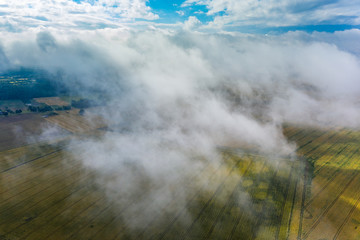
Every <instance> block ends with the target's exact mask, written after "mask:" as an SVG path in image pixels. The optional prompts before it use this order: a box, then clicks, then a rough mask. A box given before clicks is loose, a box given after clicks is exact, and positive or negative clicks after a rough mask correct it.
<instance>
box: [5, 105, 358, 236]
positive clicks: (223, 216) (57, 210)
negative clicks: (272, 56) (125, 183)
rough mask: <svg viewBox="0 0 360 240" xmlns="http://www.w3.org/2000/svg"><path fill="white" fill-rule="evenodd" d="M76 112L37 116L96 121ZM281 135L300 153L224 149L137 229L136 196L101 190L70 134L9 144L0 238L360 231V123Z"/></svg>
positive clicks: (290, 129)
mask: <svg viewBox="0 0 360 240" xmlns="http://www.w3.org/2000/svg"><path fill="white" fill-rule="evenodd" d="M72 111H73V110H72ZM74 111H75V110H74ZM67 114H68V115H67ZM72 115H74V116H78V115H77V113H75V112H73V113H65V112H64V113H62V114H60V115H58V116H52V117H49V118H46V119H42V120H41V121H43V122H48V124H53V125H57V126H60V127H62V128H65V129H68V131H69V132H72V133H74V134H77V133H82V132H88V131H91V130H92V129H96V127H90V126H88V125H87V123H86V122H84V120H83V119H81V118H80V117H81V116H78V117H79V119H75V118H74V117H72ZM29 116H30V115H29ZM99 126H100V125H99ZM284 134H285V135H286V136H287V138H288V139H289V141H294V142H296V144H297V146H298V148H297V157H296V158H290V157H288V156H278V157H276V159H274V158H270V157H268V156H265V155H263V154H260V153H257V152H251V151H243V150H242V149H237V148H225V147H224V148H220V149H219V151H220V152H221V156H222V159H223V161H222V162H219V163H211V162H208V163H207V164H206V165H204V167H203V168H202V169H201V171H199V174H198V176H196V177H197V178H199V179H206V181H203V184H202V185H194V184H192V182H193V181H192V180H191V179H189V181H188V186H187V188H193V191H191V194H189V196H187V201H186V205H184V206H182V208H180V209H178V210H177V211H175V212H169V213H166V214H163V213H162V211H165V210H166V209H168V207H169V206H163V207H161V208H160V209H159V211H158V212H157V213H156V214H154V215H153V216H152V221H151V222H148V223H146V224H144V226H142V227H141V228H140V229H136V230H134V229H133V228H132V227H131V226H129V222H128V221H126V219H124V218H122V216H123V214H124V213H126V212H127V211H129V208H130V206H129V205H127V204H130V205H131V204H132V203H127V204H123V205H122V204H115V203H114V202H112V201H108V200H107V199H106V197H105V196H106V194H105V190H104V189H103V188H102V187H100V186H99V185H98V184H96V181H95V180H96V178H97V173H96V172H95V171H92V170H89V169H86V168H85V167H84V166H83V165H82V163H81V162H80V161H79V160H77V159H76V158H74V156H73V155H72V154H71V152H69V151H68V150H67V148H66V146H67V141H68V138H65V139H64V138H63V139H62V140H61V141H60V140H59V141H56V142H53V143H52V144H47V143H42V144H39V143H32V144H29V145H23V146H18V145H16V146H15V145H9V146H8V148H7V149H6V150H5V149H3V150H2V151H1V152H0V199H1V201H0V239H1V240H5V239H358V238H360V228H359V227H360V226H359V225H360V212H359V210H360V206H359V202H360V190H359V188H358V186H359V184H360V175H359V168H360V154H359V152H358V146H359V143H360V132H357V131H352V130H349V129H344V128H342V129H340V128H333V129H326V130H320V129H315V128H308V127H307V128H305V127H295V126H286V127H284ZM73 147H76V146H73ZM209 185H210V186H211V187H210V188H209ZM140 197H141V196H140ZM171 204H172V203H170V205H171ZM138 214H140V213H138ZM134 217H136V216H134ZM184 219H187V220H186V221H184Z"/></svg>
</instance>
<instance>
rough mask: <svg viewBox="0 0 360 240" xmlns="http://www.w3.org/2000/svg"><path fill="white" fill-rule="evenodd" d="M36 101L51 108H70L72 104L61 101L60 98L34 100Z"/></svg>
mask: <svg viewBox="0 0 360 240" xmlns="http://www.w3.org/2000/svg"><path fill="white" fill-rule="evenodd" d="M34 100H35V101H36V102H38V103H45V104H47V105H49V106H69V105H70V103H68V102H65V101H63V100H61V99H60V97H42V98H34Z"/></svg>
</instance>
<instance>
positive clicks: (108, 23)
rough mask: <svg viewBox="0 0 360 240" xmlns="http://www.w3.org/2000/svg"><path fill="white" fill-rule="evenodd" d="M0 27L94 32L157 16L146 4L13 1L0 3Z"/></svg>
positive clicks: (138, 0)
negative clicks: (68, 29)
mask: <svg viewBox="0 0 360 240" xmlns="http://www.w3.org/2000/svg"><path fill="white" fill-rule="evenodd" d="M0 12H1V13H2V14H1V15H0V27H2V28H3V29H4V28H7V30H12V31H22V30H24V29H26V28H29V27H38V26H45V27H55V28H75V29H76V28H77V29H94V28H106V27H121V26H123V23H124V22H129V21H133V20H134V19H145V20H154V19H157V18H159V16H158V15H156V14H154V13H153V12H152V11H151V8H150V7H149V6H147V1H146V0H120V1H112V0H98V1H90V0H85V1H80V2H75V1H71V0H55V1H50V0H29V1H21V0H13V1H4V0H1V1H0Z"/></svg>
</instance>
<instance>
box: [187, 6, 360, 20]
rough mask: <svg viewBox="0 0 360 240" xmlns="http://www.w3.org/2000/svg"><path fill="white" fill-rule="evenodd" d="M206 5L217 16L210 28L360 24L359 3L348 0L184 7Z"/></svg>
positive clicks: (208, 13)
mask: <svg viewBox="0 0 360 240" xmlns="http://www.w3.org/2000/svg"><path fill="white" fill-rule="evenodd" d="M193 5H204V6H206V8H207V10H208V11H207V15H210V16H214V19H213V21H211V23H210V26H212V27H216V26H217V27H221V26H224V25H261V26H296V25H316V24H349V25H358V24H360V17H359V16H360V8H359V5H358V2H357V1H346V0H317V1H313V0H305V1H291V0H280V1H276V0H264V1H258V0H247V1H238V0H186V1H185V2H184V3H183V4H182V7H190V6H193Z"/></svg>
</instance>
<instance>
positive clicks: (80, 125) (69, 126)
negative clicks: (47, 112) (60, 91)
mask: <svg viewBox="0 0 360 240" xmlns="http://www.w3.org/2000/svg"><path fill="white" fill-rule="evenodd" d="M57 113H58V115H55V116H51V117H47V118H45V120H47V121H48V122H50V123H52V124H55V125H56V126H58V127H61V128H63V129H65V130H67V131H69V132H72V133H89V132H91V131H94V130H95V129H98V128H103V127H106V124H105V123H104V121H103V119H102V118H101V117H99V116H87V117H84V116H81V115H79V110H78V109H71V110H69V111H59V112H57Z"/></svg>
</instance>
